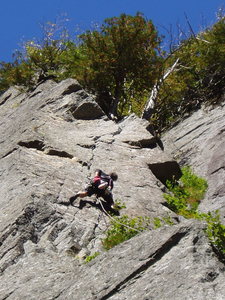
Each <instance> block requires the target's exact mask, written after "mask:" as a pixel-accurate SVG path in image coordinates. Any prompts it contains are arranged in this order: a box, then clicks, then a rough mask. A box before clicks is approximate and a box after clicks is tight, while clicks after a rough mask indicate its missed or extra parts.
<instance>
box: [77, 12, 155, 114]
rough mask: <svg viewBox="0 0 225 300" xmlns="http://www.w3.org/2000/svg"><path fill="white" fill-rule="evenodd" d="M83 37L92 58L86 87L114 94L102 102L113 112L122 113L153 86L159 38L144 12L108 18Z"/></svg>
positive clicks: (87, 73) (84, 44)
mask: <svg viewBox="0 0 225 300" xmlns="http://www.w3.org/2000/svg"><path fill="white" fill-rule="evenodd" d="M80 38H81V40H82V42H83V44H82V47H84V49H85V51H86V55H87V58H88V61H89V65H88V67H87V71H86V76H85V83H86V86H87V87H89V88H90V89H91V90H93V91H95V92H97V93H98V94H99V95H103V94H105V95H107V96H109V95H110V96H111V97H110V98H109V97H107V101H108V102H107V103H103V105H104V104H105V106H106V107H107V108H108V111H109V112H110V113H111V114H112V115H115V116H117V114H118V110H120V113H122V112H123V108H124V107H125V106H126V105H127V102H128V99H129V98H130V97H131V95H132V94H134V93H136V92H141V91H143V90H150V89H151V87H152V86H153V84H154V82H155V79H156V77H157V73H158V70H159V62H160V58H159V56H158V55H157V51H158V50H159V45H160V38H159V36H158V34H157V31H156V29H155V27H154V25H153V24H152V22H151V21H148V20H146V19H145V18H144V17H143V15H142V14H140V13H137V14H136V16H129V15H126V14H122V15H121V16H120V17H113V18H110V19H106V20H105V21H104V23H103V25H102V26H101V27H100V30H95V31H87V32H86V33H84V34H83V35H81V36H80ZM100 99H101V98H100ZM109 99H111V100H110V101H109Z"/></svg>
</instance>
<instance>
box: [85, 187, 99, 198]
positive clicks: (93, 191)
mask: <svg viewBox="0 0 225 300" xmlns="http://www.w3.org/2000/svg"><path fill="white" fill-rule="evenodd" d="M85 191H86V192H87V194H88V196H89V197H91V196H92V195H94V194H96V193H97V188H96V187H95V186H93V185H91V184H90V185H88V186H87V187H86V188H85Z"/></svg>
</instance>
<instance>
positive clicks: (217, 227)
mask: <svg viewBox="0 0 225 300" xmlns="http://www.w3.org/2000/svg"><path fill="white" fill-rule="evenodd" d="M204 218H205V220H206V222H207V228H206V234H207V236H208V238H209V241H210V242H211V243H212V245H213V246H214V247H215V248H216V249H217V251H218V252H219V253H220V254H221V255H222V256H223V258H224V259H225V225H223V224H222V223H221V221H220V215H219V212H218V210H217V211H215V212H213V213H211V212H209V213H208V214H207V215H205V216H204Z"/></svg>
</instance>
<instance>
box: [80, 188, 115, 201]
mask: <svg viewBox="0 0 225 300" xmlns="http://www.w3.org/2000/svg"><path fill="white" fill-rule="evenodd" d="M85 191H86V192H87V194H88V196H89V197H91V196H92V195H94V194H95V195H96V196H97V197H102V198H103V199H104V200H105V201H106V202H107V203H108V204H110V205H111V204H113V197H112V193H110V192H105V190H99V189H98V188H97V187H95V186H94V185H91V184H90V185H88V186H87V187H86V188H85Z"/></svg>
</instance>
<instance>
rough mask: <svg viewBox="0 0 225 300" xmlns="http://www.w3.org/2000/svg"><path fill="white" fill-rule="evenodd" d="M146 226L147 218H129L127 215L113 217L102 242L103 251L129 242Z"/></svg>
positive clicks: (147, 223)
mask: <svg viewBox="0 0 225 300" xmlns="http://www.w3.org/2000/svg"><path fill="white" fill-rule="evenodd" d="M148 225H149V218H147V217H135V218H130V217H128V216H127V215H124V216H121V217H114V218H113V219H111V226H110V228H109V230H108V231H107V232H106V238H105V239H103V240H102V244H103V247H104V249H106V250H109V249H111V248H112V247H114V246H116V245H118V244H120V243H122V242H124V241H126V240H129V239H130V238H132V237H133V236H135V235H136V234H138V233H139V232H141V231H144V230H146V229H147V228H148Z"/></svg>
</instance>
